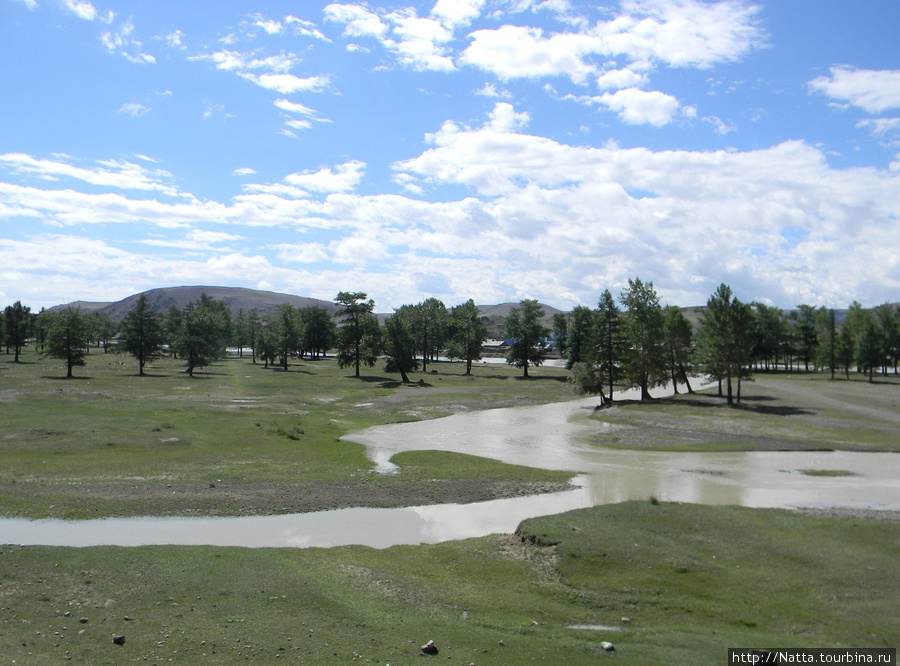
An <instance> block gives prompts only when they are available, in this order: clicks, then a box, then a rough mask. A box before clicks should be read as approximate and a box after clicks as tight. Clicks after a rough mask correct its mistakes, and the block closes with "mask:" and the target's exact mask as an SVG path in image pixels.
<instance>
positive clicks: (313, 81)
mask: <svg viewBox="0 0 900 666" xmlns="http://www.w3.org/2000/svg"><path fill="white" fill-rule="evenodd" d="M188 60H195V61H203V62H211V63H213V64H215V66H216V69H221V70H224V71H226V72H234V73H235V74H237V75H238V76H240V77H241V78H243V79H246V80H248V81H252V82H253V83H255V84H256V85H258V86H260V87H261V88H265V89H267V90H273V91H275V92H278V93H281V94H282V95H290V94H293V93H298V92H321V91H322V90H323V89H325V88H326V87H328V85H329V84H330V83H331V82H330V80H329V79H328V77H326V76H310V77H306V78H301V77H299V76H295V75H293V74H290V73H289V72H290V70H291V69H292V68H293V67H295V66H296V65H297V64H299V62H300V61H299V59H298V58H297V56H295V55H294V54H292V53H280V54H279V55H274V56H269V57H266V58H257V57H254V56H253V55H251V54H247V53H241V52H239V51H229V50H227V49H226V50H222V51H216V52H213V53H203V54H200V55H196V56H191V57H189V58H188ZM259 70H263V72H262V73H258V72H259Z"/></svg>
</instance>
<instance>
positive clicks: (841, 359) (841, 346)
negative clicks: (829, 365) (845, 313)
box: [835, 321, 856, 380]
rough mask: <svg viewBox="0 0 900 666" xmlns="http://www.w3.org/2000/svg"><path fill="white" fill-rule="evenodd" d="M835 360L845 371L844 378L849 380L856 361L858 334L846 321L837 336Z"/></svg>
mask: <svg viewBox="0 0 900 666" xmlns="http://www.w3.org/2000/svg"><path fill="white" fill-rule="evenodd" d="M835 358H836V363H837V364H838V367H841V368H843V369H844V376H845V377H846V378H847V379H848V380H849V379H850V368H851V367H852V366H853V363H854V362H855V361H856V333H855V331H854V330H853V327H852V326H847V324H846V321H845V322H844V324H843V325H842V326H841V329H840V332H839V333H838V336H837V346H836V349H835Z"/></svg>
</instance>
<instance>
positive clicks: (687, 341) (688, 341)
mask: <svg viewBox="0 0 900 666" xmlns="http://www.w3.org/2000/svg"><path fill="white" fill-rule="evenodd" d="M663 313H664V314H665V318H666V321H665V333H666V353H667V356H668V359H667V360H668V366H669V374H670V376H671V377H672V387H673V389H674V391H675V393H678V382H679V381H682V382H684V384H685V386H687V390H688V393H693V392H694V391H693V389H692V388H691V380H690V379H689V378H688V369H689V368H690V367H691V360H692V357H693V353H694V342H693V337H694V329H693V327H692V326H691V322H689V321H688V320H687V318H686V317H685V316H684V314H683V313H682V312H681V309H680V308H678V307H676V306H674V305H668V306H666V308H665V310H664V311H663Z"/></svg>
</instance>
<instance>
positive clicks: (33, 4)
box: [21, 0, 37, 11]
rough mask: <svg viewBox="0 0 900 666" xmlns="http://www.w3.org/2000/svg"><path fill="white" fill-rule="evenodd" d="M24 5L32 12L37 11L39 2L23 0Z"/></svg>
mask: <svg viewBox="0 0 900 666" xmlns="http://www.w3.org/2000/svg"><path fill="white" fill-rule="evenodd" d="M21 1H22V3H23V4H24V5H25V6H26V7H27V8H28V9H30V10H31V11H34V10H35V9H37V0H21Z"/></svg>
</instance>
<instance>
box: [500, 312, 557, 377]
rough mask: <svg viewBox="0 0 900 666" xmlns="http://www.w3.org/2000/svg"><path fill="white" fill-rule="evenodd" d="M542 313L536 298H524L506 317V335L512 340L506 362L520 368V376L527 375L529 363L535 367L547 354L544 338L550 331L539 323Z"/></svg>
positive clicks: (542, 316)
mask: <svg viewBox="0 0 900 666" xmlns="http://www.w3.org/2000/svg"><path fill="white" fill-rule="evenodd" d="M544 314H545V313H544V309H543V308H542V307H541V306H540V304H539V303H538V302H537V301H536V300H534V299H525V300H523V301H520V302H519V307H517V308H512V309H511V310H510V311H509V315H508V316H507V317H506V337H507V338H511V339H512V341H513V342H512V347H511V348H510V350H509V353H508V354H507V356H506V362H507V363H509V364H510V365H514V366H516V367H517V368H522V377H528V366H529V365H533V366H535V367H537V366H539V365H541V363H543V362H544V359H545V358H546V356H547V350H546V347H545V344H544V338H546V337H547V336H548V335H549V334H550V331H549V329H548V328H547V327H546V326H544V325H543V324H542V323H541V320H542V319H543V318H544Z"/></svg>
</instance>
